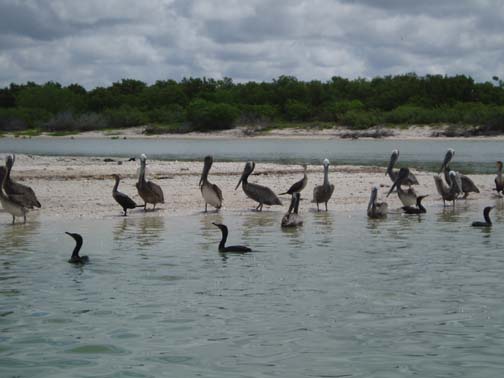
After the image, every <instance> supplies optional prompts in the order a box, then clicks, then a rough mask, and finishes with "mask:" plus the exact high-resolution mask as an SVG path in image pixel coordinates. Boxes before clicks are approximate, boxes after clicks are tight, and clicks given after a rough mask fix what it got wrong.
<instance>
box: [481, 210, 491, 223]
mask: <svg viewBox="0 0 504 378" xmlns="http://www.w3.org/2000/svg"><path fill="white" fill-rule="evenodd" d="M483 217H484V218H485V222H486V223H488V224H492V220H491V219H490V210H488V211H486V210H485V211H484V212H483Z"/></svg>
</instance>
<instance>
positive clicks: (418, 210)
mask: <svg viewBox="0 0 504 378" xmlns="http://www.w3.org/2000/svg"><path fill="white" fill-rule="evenodd" d="M428 196H429V195H428V194H426V195H424V196H418V197H417V202H416V207H413V206H403V207H402V209H403V211H404V212H405V213H406V214H425V213H426V212H427V209H426V208H425V207H424V206H423V205H422V200H423V199H424V198H425V197H428Z"/></svg>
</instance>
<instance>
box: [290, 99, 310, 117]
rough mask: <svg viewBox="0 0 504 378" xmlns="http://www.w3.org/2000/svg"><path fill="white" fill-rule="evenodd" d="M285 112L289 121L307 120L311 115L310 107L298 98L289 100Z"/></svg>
mask: <svg viewBox="0 0 504 378" xmlns="http://www.w3.org/2000/svg"><path fill="white" fill-rule="evenodd" d="M284 113H285V119H286V120H288V121H307V120H308V119H309V118H310V116H311V110H310V107H309V106H308V105H306V104H305V103H302V102H300V101H297V100H287V103H286V104H285V111H284Z"/></svg>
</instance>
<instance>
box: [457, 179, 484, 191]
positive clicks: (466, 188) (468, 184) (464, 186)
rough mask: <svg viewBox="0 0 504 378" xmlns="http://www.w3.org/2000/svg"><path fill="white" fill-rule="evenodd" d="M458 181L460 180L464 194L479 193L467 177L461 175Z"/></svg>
mask: <svg viewBox="0 0 504 378" xmlns="http://www.w3.org/2000/svg"><path fill="white" fill-rule="evenodd" d="M460 179H461V180H462V191H463V192H464V193H467V192H474V193H479V192H480V191H479V189H478V187H477V186H476V184H475V183H474V181H473V180H471V179H470V178H469V177H467V176H464V175H461V176H460Z"/></svg>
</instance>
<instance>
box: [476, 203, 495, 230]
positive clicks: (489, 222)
mask: <svg viewBox="0 0 504 378" xmlns="http://www.w3.org/2000/svg"><path fill="white" fill-rule="evenodd" d="M493 208H494V206H487V207H485V209H484V210H483V217H484V218H485V221H484V222H479V221H477V222H472V226H473V227H489V226H491V225H492V220H491V219H490V211H491V210H492V209H493Z"/></svg>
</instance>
